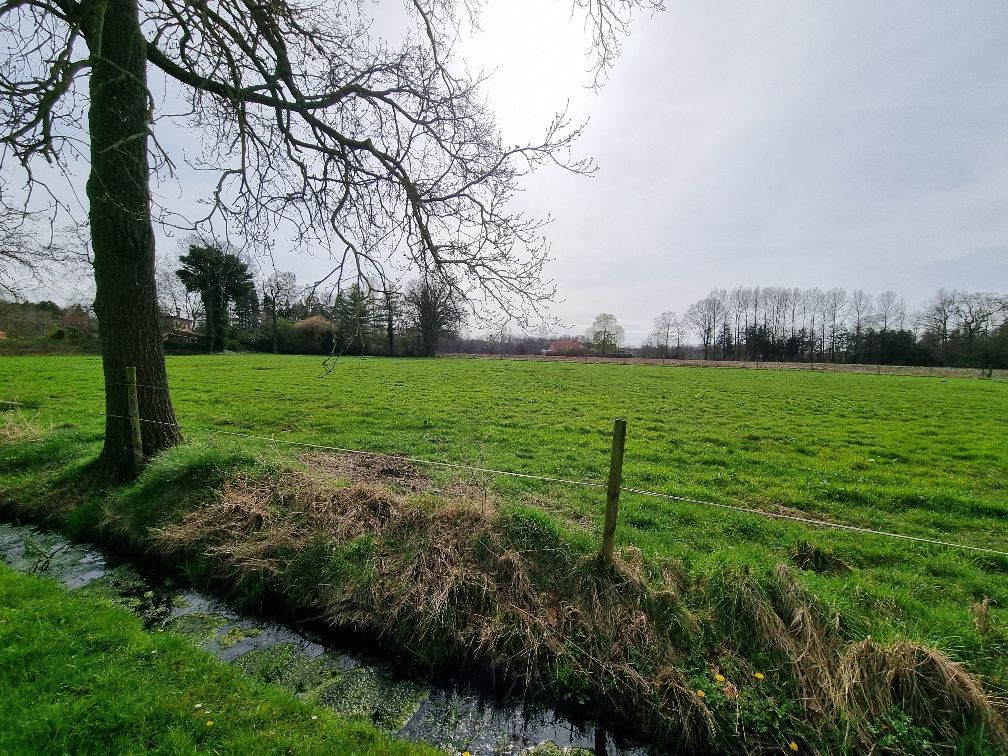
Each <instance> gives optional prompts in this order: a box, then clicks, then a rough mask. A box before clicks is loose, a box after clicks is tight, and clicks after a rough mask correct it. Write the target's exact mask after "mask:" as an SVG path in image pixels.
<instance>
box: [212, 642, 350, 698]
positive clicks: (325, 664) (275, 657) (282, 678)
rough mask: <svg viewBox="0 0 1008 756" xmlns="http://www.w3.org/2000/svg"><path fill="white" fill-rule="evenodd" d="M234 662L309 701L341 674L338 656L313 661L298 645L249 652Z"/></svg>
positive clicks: (255, 675) (264, 680) (278, 645)
mask: <svg viewBox="0 0 1008 756" xmlns="http://www.w3.org/2000/svg"><path fill="white" fill-rule="evenodd" d="M231 663H232V664H234V665H235V666H236V667H238V668H240V669H241V670H242V671H244V672H245V673H246V674H247V675H249V676H251V677H254V678H256V679H258V680H262V681H263V682H268V683H273V684H274V685H279V686H280V687H282V688H286V689H287V690H290V691H293V692H295V693H298V694H300V695H302V696H303V697H305V698H314V697H316V695H317V693H318V692H319V691H320V690H321V689H324V688H325V687H327V686H329V685H331V684H332V683H333V682H334V681H335V680H336V678H337V677H338V676H339V675H340V667H339V664H338V662H337V659H336V657H334V656H332V655H331V654H322V655H321V656H316V657H314V658H310V657H308V656H306V655H304V654H302V653H301V652H299V651H298V649H297V645H296V644H294V643H278V644H277V645H275V646H270V647H269V648H258V649H254V650H252V651H247V652H246V653H244V654H241V655H240V656H237V657H235V658H234V659H233V660H232V662H231ZM313 694H315V695H313Z"/></svg>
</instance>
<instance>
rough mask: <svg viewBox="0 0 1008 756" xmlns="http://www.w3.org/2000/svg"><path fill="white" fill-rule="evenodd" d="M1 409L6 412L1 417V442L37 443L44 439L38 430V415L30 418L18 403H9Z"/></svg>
mask: <svg viewBox="0 0 1008 756" xmlns="http://www.w3.org/2000/svg"><path fill="white" fill-rule="evenodd" d="M0 409H3V410H6V411H5V412H4V413H3V414H2V415H0V417H2V418H3V420H2V422H0V441H7V442H15V441H37V440H38V439H39V438H41V437H42V433H41V431H40V430H39V428H38V414H37V413H36V414H35V415H34V416H31V417H29V416H28V415H26V414H25V412H24V411H23V410H22V408H21V405H19V404H18V403H17V402H7V403H6V405H5V406H2V407H0Z"/></svg>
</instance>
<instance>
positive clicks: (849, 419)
mask: <svg viewBox="0 0 1008 756" xmlns="http://www.w3.org/2000/svg"><path fill="white" fill-rule="evenodd" d="M100 376H101V368H100V362H99V361H98V360H97V359H96V358H87V357H47V358H42V357H24V358H5V359H4V360H2V361H0V386H3V387H4V393H5V396H0V399H8V400H15V401H18V402H20V403H21V404H20V405H19V406H18V409H17V412H16V413H15V412H13V411H7V412H3V413H2V417H6V426H3V427H0V438H3V437H4V436H6V437H8V438H9V439H10V440H9V441H8V443H7V444H6V445H5V446H2V447H0V506H3V505H4V503H5V500H6V504H7V506H8V508H10V509H13V510H16V511H19V512H22V513H24V512H26V511H30V510H32V508H33V507H34V508H35V509H36V510H38V511H40V512H42V511H44V512H45V513H46V514H49V515H51V514H52V511H53V504H52V502H53V501H54V500H58V501H61V502H62V507H63V509H62V510H60V511H59V512H58V513H57V514H58V517H57V519H58V520H59V521H60V522H61V523H62V524H63V525H64V526H65V527H67V528H69V529H70V530H71V531H73V530H74V529H75V528H76V529H77V530H78V531H79V532H83V533H87V532H89V531H90V530H93V529H94V528H95V527H96V526H97V525H98V524H100V523H101V522H102V521H103V520H105V521H107V520H108V518H109V517H110V507H111V509H112V510H114V512H113V513H112V514H113V515H114V516H115V517H116V518H118V519H119V520H121V521H122V522H125V523H126V525H123V526H122V527H125V528H126V530H127V531H128V532H131V533H134V534H137V533H142V532H143V531H144V530H145V528H146V527H147V526H149V525H156V524H159V523H163V522H178V521H179V519H180V518H183V519H184V517H185V516H186V513H188V512H190V511H192V510H193V509H194V507H196V506H197V505H198V504H199V502H200V501H203V500H205V499H206V498H207V497H208V496H211V495H212V491H214V490H217V489H220V488H222V487H223V486H224V485H225V483H226V481H227V480H229V479H234V478H235V477H236V476H240V475H249V476H251V477H252V478H261V477H262V476H263V475H268V474H270V471H275V470H276V469H278V468H279V467H283V466H284V465H285V464H290V463H291V462H290V461H291V460H293V459H294V457H295V456H296V455H298V454H300V453H301V452H302V451H303V450H298V449H296V448H292V447H286V446H281V447H278V448H276V449H272V448H271V446H270V445H269V444H268V443H264V442H262V441H257V440H250V439H241V438H235V437H227V436H217V437H215V436H214V435H213V433H214V431H215V430H223V431H230V432H236V433H251V434H254V435H264V436H277V437H281V438H284V439H289V440H299V441H307V442H314V443H320V444H329V445H334V446H341V447H350V448H359V449H370V450H374V451H382V452H392V453H402V454H408V455H410V456H413V457H419V458H425V459H431V460H440V461H450V462H461V463H469V464H477V465H482V466H487V467H494V468H498V469H504V470H513V471H517V472H526V473H533V474H542V475H548V476H559V477H564V478H577V479H585V480H593V481H600V480H602V479H603V478H604V475H605V472H606V470H607V467H608V453H609V431H610V429H611V423H612V418H614V417H617V416H622V417H626V418H627V419H628V440H627V449H626V466H625V470H624V482H625V484H626V485H628V486H633V487H640V488H645V489H651V490H656V491H664V492H668V493H674V494H678V495H685V496H692V497H696V498H701V499H709V500H711V501H717V502H727V503H741V504H743V505H745V506H751V507H756V508H763V509H768V510H777V511H780V510H784V511H792V510H794V511H799V512H803V513H807V514H809V515H811V516H814V517H817V518H822V519H835V520H838V521H842V522H847V523H851V524H855V525H861V526H868V527H876V528H881V529H886V530H893V531H897V532H901V533H907V534H911V535H916V536H922V537H930V538H940V539H942V540H955V541H962V542H967V543H972V544H975V545H980V546H987V547H991V548H996V549H1001V550H1004V549H1005V548H1006V544H1008V490H1006V485H1005V480H1006V474H1005V473H1006V471H1008V444H1005V442H1004V421H1003V418H1004V417H1006V416H1008V385H1006V384H1004V383H1003V382H992V381H977V380H969V379H938V378H920V377H902V376H885V375H883V376H875V375H863V374H843V373H812V372H797V371H772V370H768V371H744V370H731V371H728V370H725V371H721V370H705V369H692V368H674V369H673V368H661V367H645V366H627V367H624V366H621V365H581V364H569V363H538V364H537V363H524V362H517V361H510V362H509V361H490V360H473V361H468V360H437V361H421V360H415V361H408V360H381V359H356V358H353V359H347V358H344V359H342V360H340V361H338V362H337V363H336V366H335V369H334V370H333V372H332V373H331V374H328V375H324V374H323V371H322V369H321V365H320V362H319V360H318V359H317V358H311V357H273V356H269V355H255V356H238V355H225V356H219V357H190V358H172V359H170V360H169V376H170V381H171V385H172V393H173V399H174V402H175V406H176V410H177V413H178V416H179V420H180V423H181V424H182V426H183V428H184V430H185V431H186V433H187V435H188V436H189V437H190V438H191V439H193V443H190V444H188V445H186V446H185V447H182V448H179V449H177V450H173V451H172V452H171V453H169V454H168V455H165V457H164V458H163V459H161V460H158V462H157V463H156V464H155V465H153V466H152V468H151V469H149V470H148V472H147V473H146V474H145V476H144V478H142V479H141V481H140V483H139V484H138V485H137V486H134V487H128V488H126V489H124V490H122V491H120V492H117V493H116V495H115V503H113V504H111V505H110V504H108V502H105V503H104V504H103V505H102V506H97V505H93V503H92V505H88V506H77V507H74V506H73V505H74V503H75V500H74V496H77V497H78V498H79V497H80V496H83V494H80V493H79V492H74V491H73V486H72V481H73V479H74V476H75V474H76V472H77V471H79V469H80V464H81V460H86V459H88V458H90V457H93V456H94V455H95V454H97V451H98V449H99V448H100V438H101V427H102V423H103V419H102V418H101V417H100V413H101V411H102V409H101V408H102V392H101V383H100V381H101V377H100ZM4 427H5V428H6V430H4ZM0 443H2V442H0ZM424 472H425V473H429V474H430V475H431V476H432V477H433V478H434V480H435V483H436V484H437V485H440V486H442V488H444V487H446V486H448V485H449V484H451V479H452V478H453V477H458V473H453V474H449V473H447V472H442V473H439V472H438V471H437V470H425V471H424ZM464 477H465V476H464ZM463 482H464V483H465V484H466V485H468V487H469V488H470V489H472V488H473V487H476V488H481V487H483V486H487V487H489V489H490V494H489V495H490V496H492V498H493V500H494V501H495V503H496V504H497V505H498V506H499V507H500V508H501V510H502V512H503V513H504V515H505V517H504V518H503V520H502V521H503V522H511V521H513V520H514V517H512V515H514V516H515V517H518V518H519V520H521V521H522V522H524V523H527V522H529V521H534V522H538V523H541V524H542V525H543V527H546V528H548V530H549V532H550V533H553V534H555V535H556V536H557V537H559V538H561V539H563V540H566V541H567V542H569V543H570V544H573V545H574V546H575V547H576V548H577V549H578V550H579V551H580V553H588V552H590V550H591V549H592V548H593V544H594V534H595V533H597V532H598V530H599V527H600V518H601V511H602V505H603V501H602V496H601V492H600V491H598V490H597V489H578V488H570V487H566V486H558V485H553V484H543V483H537V482H532V481H526V480H520V479H513V478H498V479H492V480H491V479H489V478H487V477H486V476H484V475H481V474H470V475H469V476H467V477H466V480H465V481H463ZM54 490H56V491H61V492H63V495H62V496H61V497H55V499H54V497H53V496H52V492H53V491H54ZM85 498H86V497H85ZM544 513H545V514H544ZM620 517H621V519H620V528H619V530H618V545H620V546H622V547H630V546H632V547H635V548H637V549H639V550H640V552H641V555H642V558H643V559H644V560H645V561H647V562H648V563H654V564H664V563H675V564H676V565H677V566H678V567H677V569H679V570H680V571H681V572H682V574H683V575H686V576H687V578H686V580H687V582H690V581H700V582H703V581H711V580H713V581H714V582H717V581H718V580H721V579H723V576H726V575H729V576H730V575H739V574H748V573H752V574H754V575H762V576H771V575H773V574H774V571H775V569H776V566H777V565H778V564H781V563H790V564H791V565H792V568H797V569H795V573H796V575H797V576H798V579H799V582H800V583H801V585H802V587H803V589H804V590H807V591H808V592H809V593H810V594H811V595H812V596H814V597H815V601H816V602H817V604H818V611H819V612H820V613H821V614H822V615H823V616H828V617H839V618H842V623H843V627H842V633H843V634H844V636H845V637H846V638H847V639H849V640H850V641H852V642H855V641H856V642H860V641H861V640H863V639H865V638H867V637H869V636H870V637H871V638H873V639H874V640H875V641H878V642H881V643H884V644H897V643H898V642H900V641H903V640H909V641H913V642H915V643H918V644H922V645H924V646H927V647H929V648H934V649H938V650H940V651H942V652H944V653H945V654H946V655H947V656H948V657H950V658H953V659H958V660H961V661H963V662H964V663H966V664H967V666H968V668H969V669H971V670H973V671H974V672H977V673H979V674H980V675H982V676H983V678H984V679H985V681H986V684H987V686H988V688H989V689H991V690H993V691H995V692H997V691H998V690H1003V689H1004V688H1005V687H1008V634H1006V628H1008V578H1006V576H1008V559H1005V558H1003V557H995V556H989V555H981V554H976V553H970V552H961V551H954V550H949V549H945V548H942V547H937V546H930V545H924V544H916V543H911V542H906V541H894V540H890V539H885V538H881V537H876V536H866V535H862V534H851V533H842V532H836V531H826V530H815V529H809V528H807V527H804V526H801V525H797V524H793V523H784V522H778V521H769V520H765V519H762V518H759V517H754V516H751V515H743V514H736V513H729V512H724V511H721V510H711V509H709V508H704V507H702V506H697V505H692V504H686V503H677V502H670V501H666V500H660V499H653V498H646V497H640V496H636V495H634V496H631V495H626V494H625V495H624V497H623V501H622V503H621V515H620ZM494 527H496V526H494ZM525 530H527V528H525ZM522 532H524V531H522ZM508 538H510V536H508ZM508 538H505V539H504V540H503V541H501V544H503V546H502V547H506V548H510V547H511V546H513V545H514V543H513V540H508ZM547 541H549V539H547ZM549 543H551V544H552V543H553V541H549ZM399 545H402V544H399ZM352 546H353V547H352V548H350V547H348V549H345V550H344V552H345V553H341V555H340V559H341V560H342V563H343V565H344V566H343V569H345V570H352V569H353V568H354V565H356V569H357V571H358V573H361V574H360V578H361V579H362V580H364V579H372V578H373V575H370V574H368V575H364V574H363V573H364V571H365V567H364V566H363V565H364V564H365V563H367V558H368V557H367V555H368V553H370V552H369V547H368V546H367V544H361V543H357V542H356V541H355V542H354V544H353V545H352ZM354 549H357V551H358V552H360V553H357V552H355V551H354ZM219 566H220V565H219V564H218V567H219ZM202 569H204V570H209V569H211V568H210V567H207V566H204V567H203V568H202ZM249 590H252V589H251V588H250V589H249ZM710 593H711V590H706V594H710ZM736 603H737V602H736ZM978 607H982V609H978ZM701 616H704V615H702V613H701ZM707 620H708V621H709V620H710V617H709V616H707ZM788 621H790V620H788ZM725 632H726V633H729V632H731V631H730V629H725ZM734 632H736V633H738V632H739V631H738V630H737V629H736V630H735V631H734ZM716 645H717V644H716V642H712V643H711V644H709V648H707V649H706V650H712V651H713V650H714V647H715V646H716ZM894 647H895V646H894ZM911 656H912V655H911ZM883 667H884V665H883ZM694 672H695V673H696V674H702V673H703V669H702V667H699V666H698V667H696V669H695V670H694ZM768 716H769V715H768ZM880 737H881V736H880Z"/></svg>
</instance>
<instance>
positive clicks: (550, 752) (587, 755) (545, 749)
mask: <svg viewBox="0 0 1008 756" xmlns="http://www.w3.org/2000/svg"><path fill="white" fill-rule="evenodd" d="M594 753H595V751H592V750H591V749H588V748H575V747H573V746H572V747H569V748H561V747H560V746H558V745H557V744H556V743H554V742H553V741H552V740H547V741H545V742H543V743H540V744H539V745H537V746H532V747H531V748H529V749H527V750H526V751H525V754H526V756H592V754H594Z"/></svg>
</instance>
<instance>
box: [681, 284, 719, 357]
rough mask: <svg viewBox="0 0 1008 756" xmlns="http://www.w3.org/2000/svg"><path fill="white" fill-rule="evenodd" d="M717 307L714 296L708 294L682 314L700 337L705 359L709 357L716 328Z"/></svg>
mask: <svg viewBox="0 0 1008 756" xmlns="http://www.w3.org/2000/svg"><path fill="white" fill-rule="evenodd" d="M718 308H719V305H718V303H717V301H716V300H715V299H714V297H712V296H710V295H708V296H706V297H704V298H703V299H701V300H700V301H699V302H694V303H693V304H691V305H690V306H689V309H687V310H686V315H685V316H684V319H685V320H686V322H687V323H688V324H689V325H690V327H691V328H692V329H693V331H694V333H696V335H697V336H699V337H700V343H701V344H702V345H703V358H704V359H705V360H706V359H710V350H711V346H712V345H713V343H714V337H715V331H716V330H717V323H718V311H719V310H718Z"/></svg>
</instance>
